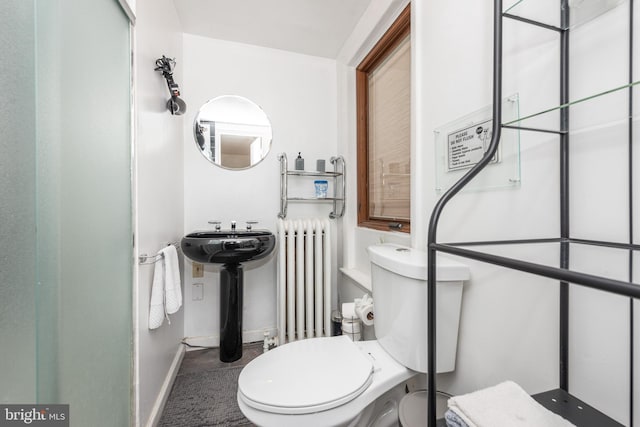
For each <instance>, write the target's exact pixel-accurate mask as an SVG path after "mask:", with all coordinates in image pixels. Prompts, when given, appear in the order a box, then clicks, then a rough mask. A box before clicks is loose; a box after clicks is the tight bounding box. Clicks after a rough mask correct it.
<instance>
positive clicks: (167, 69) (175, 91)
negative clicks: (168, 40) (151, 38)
mask: <svg viewBox="0 0 640 427" xmlns="http://www.w3.org/2000/svg"><path fill="white" fill-rule="evenodd" d="M175 66H176V60H175V59H174V58H167V57H166V56H164V55H162V58H160V59H157V60H156V68H155V71H160V72H161V73H162V75H163V76H164V78H165V79H166V80H167V86H169V93H170V94H171V98H170V99H169V100H168V101H167V109H168V110H169V111H171V114H173V115H176V116H179V115H181V114H184V113H185V112H186V111H187V104H186V103H185V102H184V101H183V100H182V98H180V88H179V87H178V84H177V83H176V82H175V81H173V68H174V67H175Z"/></svg>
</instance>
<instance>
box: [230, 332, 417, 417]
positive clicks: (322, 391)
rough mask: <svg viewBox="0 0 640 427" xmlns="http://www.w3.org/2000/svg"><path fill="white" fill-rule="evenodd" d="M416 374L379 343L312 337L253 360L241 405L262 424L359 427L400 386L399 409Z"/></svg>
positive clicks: (241, 387) (242, 381)
mask: <svg viewBox="0 0 640 427" xmlns="http://www.w3.org/2000/svg"><path fill="white" fill-rule="evenodd" d="M267 356H269V357H267ZM416 374H417V373H416V372H414V371H412V370H410V369H408V368H406V367H404V366H402V365H401V364H400V363H398V362H397V361H396V360H394V359H393V358H392V357H391V356H390V355H389V354H388V353H387V352H386V351H384V350H383V349H382V347H381V346H380V344H379V343H378V342H377V341H357V342H353V341H351V340H350V339H349V338H348V337H346V336H344V335H342V336H336V337H329V338H310V339H307V340H302V341H295V342H292V343H289V344H286V345H284V346H281V347H278V348H276V349H274V350H271V351H269V352H268V353H265V354H264V355H262V356H259V357H258V358H256V359H254V360H253V361H252V362H251V363H249V364H248V365H247V366H246V367H245V368H244V369H243V370H242V372H241V373H240V377H239V379H238V405H239V406H240V410H241V411H242V412H243V414H244V415H245V416H246V417H247V418H248V419H249V420H250V421H251V422H253V423H254V424H257V425H258V426H282V427H288V426H291V427H299V426H305V427H314V426H317V427H328V426H336V427H338V426H355V425H360V421H361V417H360V415H361V414H362V413H363V412H367V411H366V409H367V407H369V406H370V405H371V404H372V403H375V401H376V399H378V398H379V397H380V396H382V395H383V394H385V392H387V391H389V390H392V389H393V388H394V387H397V386H399V385H400V386H401V387H399V392H400V393H398V394H399V395H398V397H397V398H396V403H395V408H397V405H398V404H399V399H400V398H401V397H402V395H404V383H405V381H407V380H408V379H410V378H411V377H413V376H414V375H416ZM396 414H397V412H396ZM396 417H397V415H396ZM396 419H397V418H396Z"/></svg>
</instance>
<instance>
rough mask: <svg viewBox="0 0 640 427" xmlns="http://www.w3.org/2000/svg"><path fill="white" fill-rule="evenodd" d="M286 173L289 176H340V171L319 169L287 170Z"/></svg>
mask: <svg viewBox="0 0 640 427" xmlns="http://www.w3.org/2000/svg"><path fill="white" fill-rule="evenodd" d="M287 175H289V176H329V177H336V176H341V175H342V173H340V172H320V171H298V170H288V171H287Z"/></svg>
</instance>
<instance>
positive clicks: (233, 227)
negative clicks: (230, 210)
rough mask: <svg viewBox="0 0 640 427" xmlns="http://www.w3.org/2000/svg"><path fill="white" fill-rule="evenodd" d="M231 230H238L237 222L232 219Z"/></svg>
mask: <svg viewBox="0 0 640 427" xmlns="http://www.w3.org/2000/svg"><path fill="white" fill-rule="evenodd" d="M231 231H236V222H235V221H231Z"/></svg>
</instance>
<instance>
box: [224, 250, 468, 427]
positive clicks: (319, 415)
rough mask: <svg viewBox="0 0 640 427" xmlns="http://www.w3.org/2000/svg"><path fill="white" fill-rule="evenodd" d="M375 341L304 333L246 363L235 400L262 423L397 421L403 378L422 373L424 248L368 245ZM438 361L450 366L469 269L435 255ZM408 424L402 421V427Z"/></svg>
mask: <svg viewBox="0 0 640 427" xmlns="http://www.w3.org/2000/svg"><path fill="white" fill-rule="evenodd" d="M368 252H369V259H370V262H371V284H372V294H373V299H374V304H375V307H374V314H375V316H374V326H375V336H376V340H372V341H356V342H353V341H351V340H350V339H349V338H348V337H347V336H344V335H342V336H335V337H323V338H310V339H306V340H300V341H294V342H290V343H288V344H284V345H282V346H279V347H277V348H275V349H273V350H271V351H269V352H267V353H265V354H263V355H261V356H258V357H257V358H256V359H254V360H253V361H251V362H250V363H249V364H248V365H247V366H246V367H245V368H244V369H243V370H242V372H241V373H240V377H239V378H238V395H237V397H238V405H239V406H240V410H241V411H242V413H243V414H244V415H245V416H246V417H247V418H248V419H249V420H250V421H251V422H253V423H254V424H257V425H258V426H264V427H289V426H290V427H299V426H305V427H313V426H317V427H328V426H336V427H337V426H377V427H383V426H389V427H391V426H397V425H398V420H399V419H402V417H401V414H399V412H398V410H399V409H398V408H399V406H400V401H401V400H402V398H403V397H404V396H405V395H406V384H407V381H409V380H410V379H412V378H413V377H414V376H416V375H420V374H421V373H425V372H427V308H426V303H427V254H426V253H425V252H421V251H418V250H415V249H410V248H407V247H403V246H399V245H394V244H380V245H374V246H371V247H369V248H368ZM437 277H438V282H437V284H436V286H438V288H437V299H438V304H437V313H436V315H437V319H438V322H437V325H436V327H437V336H438V347H437V366H436V371H437V372H438V373H440V372H450V371H453V370H454V369H455V357H456V349H457V340H458V325H459V320H460V306H461V302H462V286H463V282H464V281H465V280H468V278H469V268H468V267H467V266H465V265H463V264H459V263H455V262H453V261H449V260H446V259H444V258H439V259H438V271H437ZM407 427H408V426H407Z"/></svg>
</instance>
